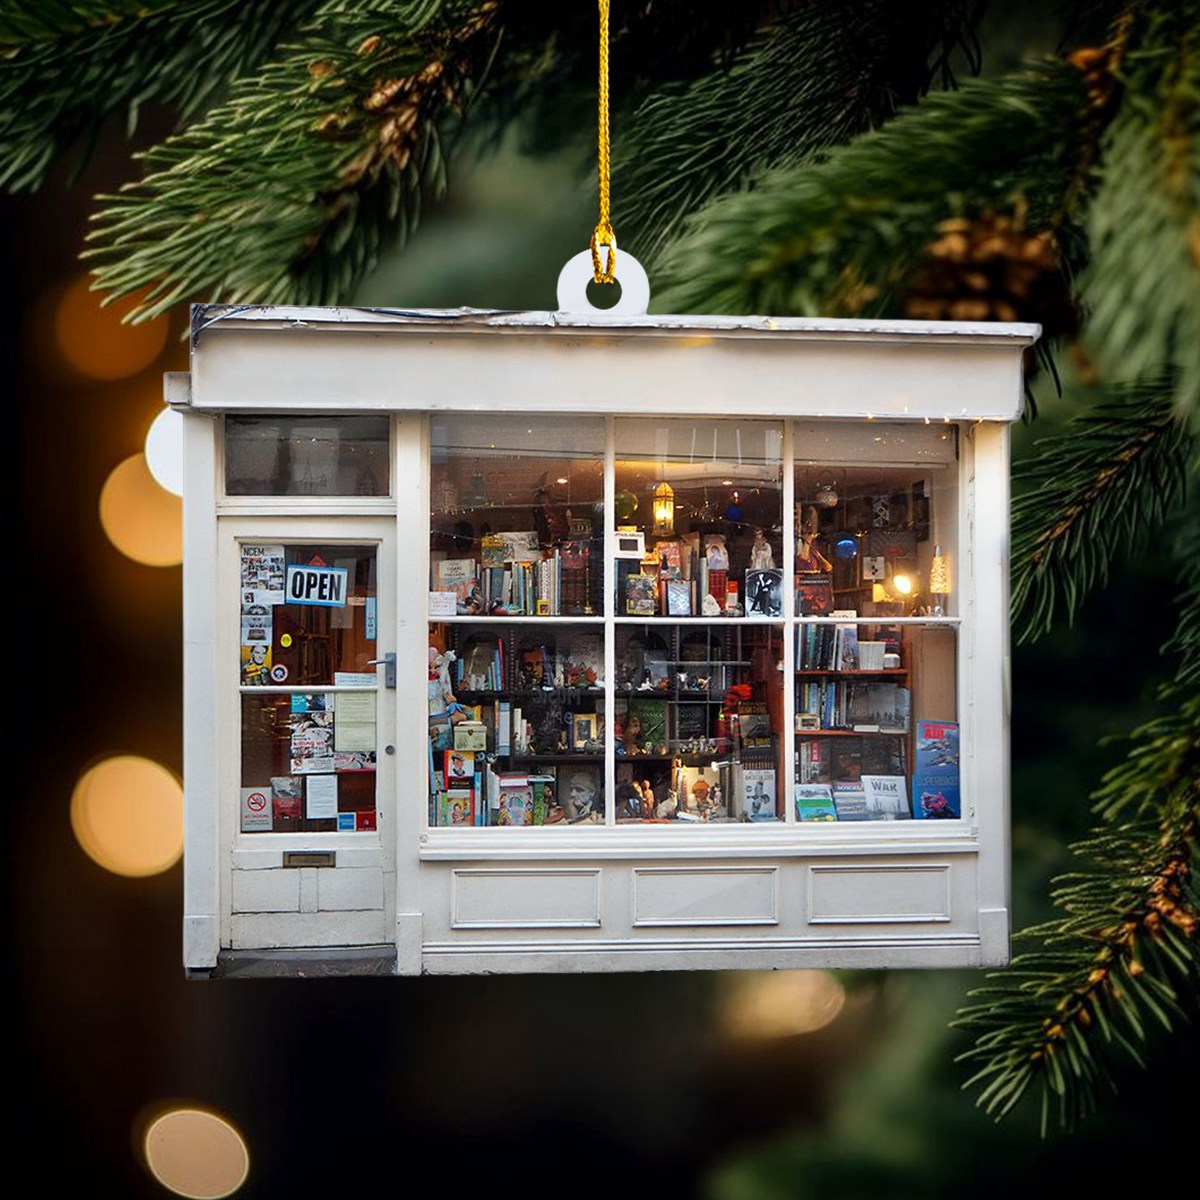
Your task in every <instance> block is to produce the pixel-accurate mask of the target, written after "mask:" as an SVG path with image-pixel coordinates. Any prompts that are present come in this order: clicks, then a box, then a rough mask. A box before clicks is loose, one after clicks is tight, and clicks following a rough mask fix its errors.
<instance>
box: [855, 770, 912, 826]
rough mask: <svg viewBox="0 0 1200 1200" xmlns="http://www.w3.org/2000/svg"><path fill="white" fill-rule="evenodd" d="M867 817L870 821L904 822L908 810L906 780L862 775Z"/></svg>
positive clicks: (885, 776)
mask: <svg viewBox="0 0 1200 1200" xmlns="http://www.w3.org/2000/svg"><path fill="white" fill-rule="evenodd" d="M862 786H863V794H864V796H865V798H866V803H867V815H868V816H869V817H870V819H871V820H872V821H904V820H907V819H908V818H909V817H910V816H911V815H912V814H911V813H910V812H909V808H908V780H907V779H905V778H904V776H903V775H863V776H862Z"/></svg>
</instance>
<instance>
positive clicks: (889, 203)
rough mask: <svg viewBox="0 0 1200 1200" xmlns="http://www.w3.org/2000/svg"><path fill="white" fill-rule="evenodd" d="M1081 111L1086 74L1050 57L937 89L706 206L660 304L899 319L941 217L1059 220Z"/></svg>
mask: <svg viewBox="0 0 1200 1200" xmlns="http://www.w3.org/2000/svg"><path fill="white" fill-rule="evenodd" d="M1087 104H1088V101H1087V91H1086V81H1085V77H1084V75H1083V74H1082V73H1081V72H1080V71H1078V70H1077V69H1076V68H1074V67H1073V66H1071V65H1070V64H1067V63H1062V62H1056V61H1051V62H1047V63H1045V64H1044V65H1042V66H1039V67H1033V68H1029V69H1027V70H1025V71H1022V72H1020V73H1017V74H1014V75H1011V76H1007V77H1005V78H1002V79H999V80H996V81H989V80H976V81H972V82H969V83H967V84H964V86H963V87H962V88H961V89H960V90H958V91H956V92H950V93H934V94H932V95H930V96H928V97H926V99H925V100H924V101H922V103H921V104H920V105H919V106H918V107H917V108H915V109H913V110H910V111H906V112H904V113H902V114H901V115H900V116H898V117H896V118H895V119H894V120H892V121H890V122H889V123H888V124H886V125H885V126H884V127H883V128H881V129H879V130H876V131H874V132H871V133H867V134H864V135H862V136H861V137H859V138H857V139H856V140H854V141H853V142H851V143H849V144H848V145H846V146H843V147H839V148H838V149H837V150H835V151H833V152H832V153H831V154H830V155H829V157H828V158H827V159H826V160H825V161H823V162H820V163H815V164H806V165H803V166H800V167H792V168H786V169H780V170H775V171H770V172H767V173H765V174H764V175H762V176H761V177H760V178H758V179H756V180H755V181H754V190H752V191H748V192H742V193H737V194H734V195H728V196H723V197H721V198H720V199H718V200H715V201H713V202H712V203H710V204H708V205H706V206H705V207H704V208H702V209H701V210H700V211H699V212H697V213H696V214H695V215H694V216H693V217H692V218H690V219H689V220H688V222H687V224H686V226H685V231H684V233H683V235H682V236H681V237H680V238H679V239H678V240H677V241H675V242H673V243H672V244H671V245H670V246H669V247H668V248H667V250H666V251H665V253H664V255H663V257H662V259H661V261H660V264H659V277H660V281H661V282H660V285H659V294H658V298H657V300H656V307H657V308H660V309H662V310H664V311H674V312H694V311H707V312H728V313H753V312H761V313H775V314H780V315H787V314H793V313H819V314H823V315H842V316H876V315H881V314H884V313H889V312H890V313H896V312H897V311H898V310H899V309H900V308H901V299H902V295H903V291H904V288H905V285H906V282H907V281H908V279H909V278H910V277H911V275H912V274H913V272H914V271H915V270H916V268H917V267H918V266H919V265H920V264H921V263H922V261H923V260H924V258H925V255H926V248H927V247H928V246H929V245H930V244H931V243H933V242H934V241H935V239H936V238H937V236H938V225H939V223H941V222H942V221H944V220H945V219H946V217H947V216H948V215H951V214H963V213H971V212H981V211H987V210H992V211H1001V210H1005V209H1008V208H1013V207H1019V208H1021V209H1022V210H1023V211H1024V213H1025V220H1026V222H1027V224H1028V227H1029V228H1030V229H1032V230H1034V231H1037V230H1039V229H1042V228H1044V227H1047V226H1049V225H1050V224H1051V223H1052V222H1056V221H1059V220H1061V218H1062V200H1063V197H1064V196H1065V194H1066V191H1067V189H1068V187H1069V184H1070V180H1071V178H1072V171H1073V166H1074V162H1075V158H1076V155H1077V153H1078V145H1077V143H1078V136H1079V133H1080V130H1081V128H1082V127H1083V124H1084V122H1085V120H1086V118H1087V113H1088V108H1087ZM664 285H665V286H664ZM1020 315H1022V316H1026V314H1024V313H1022V314H1020ZM1034 319H1036V318H1034Z"/></svg>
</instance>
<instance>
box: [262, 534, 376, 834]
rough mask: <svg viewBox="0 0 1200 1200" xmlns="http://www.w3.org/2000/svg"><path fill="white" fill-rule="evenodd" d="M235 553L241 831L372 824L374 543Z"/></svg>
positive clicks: (367, 827) (276, 546)
mask: <svg viewBox="0 0 1200 1200" xmlns="http://www.w3.org/2000/svg"><path fill="white" fill-rule="evenodd" d="M239 549H240V572H239V586H240V593H241V594H240V600H241V605H240V608H241V617H240V621H241V636H240V639H239V642H240V651H239V667H240V680H241V720H242V737H241V818H240V823H239V829H240V831H241V832H242V833H268V832H275V833H284V832H321V831H324V832H335V831H339V830H340V831H343V832H364V831H371V830H374V829H375V827H376V813H377V807H376V789H375V766H376V752H377V746H376V741H377V735H376V709H375V698H376V697H375V688H376V674H375V668H374V666H373V665H372V660H373V659H374V658H375V657H376V652H375V647H376V643H377V637H378V630H377V628H376V625H377V621H376V595H377V579H376V553H375V548H374V547H373V546H354V545H341V544H336V543H329V544H326V543H321V544H316V543H304V544H296V543H290V544H286V543H250V542H243V543H241V545H240V548H239Z"/></svg>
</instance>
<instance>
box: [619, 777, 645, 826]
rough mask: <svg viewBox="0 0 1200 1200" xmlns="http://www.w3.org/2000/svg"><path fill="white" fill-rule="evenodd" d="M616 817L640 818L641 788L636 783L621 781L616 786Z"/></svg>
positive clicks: (633, 819)
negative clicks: (618, 785) (621, 782)
mask: <svg viewBox="0 0 1200 1200" xmlns="http://www.w3.org/2000/svg"><path fill="white" fill-rule="evenodd" d="M617 819H618V820H622V819H624V820H627V821H640V820H641V819H642V789H641V788H639V787H638V785H637V784H636V783H623V784H621V786H620V787H618V788H617Z"/></svg>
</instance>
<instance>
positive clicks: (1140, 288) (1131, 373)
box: [1080, 0, 1200, 428]
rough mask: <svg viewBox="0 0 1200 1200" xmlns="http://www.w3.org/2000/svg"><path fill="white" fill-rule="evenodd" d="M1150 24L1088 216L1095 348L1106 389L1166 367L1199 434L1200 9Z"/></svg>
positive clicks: (1187, 5) (1171, 9) (1088, 287)
mask: <svg viewBox="0 0 1200 1200" xmlns="http://www.w3.org/2000/svg"><path fill="white" fill-rule="evenodd" d="M1144 23H1145V28H1144V29H1143V30H1141V31H1140V33H1139V36H1138V39H1137V42H1136V44H1135V45H1133V46H1132V47H1131V49H1130V50H1129V51H1128V52H1127V54H1126V56H1125V60H1124V64H1125V71H1124V95H1123V97H1122V100H1121V105H1120V110H1119V112H1118V113H1117V115H1116V117H1115V118H1114V120H1113V122H1112V124H1111V126H1110V128H1109V130H1108V135H1107V138H1106V141H1105V144H1104V147H1103V156H1104V157H1103V168H1102V174H1101V183H1100V186H1099V188H1098V190H1097V191H1096V194H1095V198H1094V200H1093V202H1092V204H1091V208H1090V218H1089V237H1090V241H1091V263H1090V265H1089V267H1088V269H1087V270H1086V271H1085V272H1084V274H1083V276H1082V278H1081V281H1080V287H1081V291H1082V295H1083V299H1084V301H1085V303H1086V304H1087V306H1088V308H1089V310H1090V316H1089V322H1088V334H1087V340H1088V344H1089V346H1090V347H1091V349H1092V351H1093V353H1094V355H1095V357H1096V361H1097V364H1098V365H1099V367H1100V370H1101V372H1102V374H1103V375H1104V376H1105V377H1106V378H1107V379H1110V380H1118V381H1124V380H1133V379H1146V378H1148V377H1149V376H1150V374H1151V373H1152V372H1156V371H1157V370H1159V369H1160V367H1161V365H1162V364H1170V365H1171V366H1172V367H1173V369H1174V384H1175V392H1174V402H1175V407H1176V410H1177V411H1178V412H1179V413H1180V414H1182V415H1184V416H1186V417H1188V418H1189V419H1190V420H1191V421H1192V422H1193V423H1194V425H1195V427H1196V428H1200V338H1198V337H1197V336H1196V327H1197V320H1198V316H1197V314H1200V2H1197V0H1185V2H1184V3H1180V4H1176V5H1161V6H1159V7H1158V8H1157V9H1156V10H1152V11H1151V12H1150V13H1149V14H1148V15H1147V16H1146V18H1145V20H1144Z"/></svg>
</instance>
